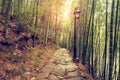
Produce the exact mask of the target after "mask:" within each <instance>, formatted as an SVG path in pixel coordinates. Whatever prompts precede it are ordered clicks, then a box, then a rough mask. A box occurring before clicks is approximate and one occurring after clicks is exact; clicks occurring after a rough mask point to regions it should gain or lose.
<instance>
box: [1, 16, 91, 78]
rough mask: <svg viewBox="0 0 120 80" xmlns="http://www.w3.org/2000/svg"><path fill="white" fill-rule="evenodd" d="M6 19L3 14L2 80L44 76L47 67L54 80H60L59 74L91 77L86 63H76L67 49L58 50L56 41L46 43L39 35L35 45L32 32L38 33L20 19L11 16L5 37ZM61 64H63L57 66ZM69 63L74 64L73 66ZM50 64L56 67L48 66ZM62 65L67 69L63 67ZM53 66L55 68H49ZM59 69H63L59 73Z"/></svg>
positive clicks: (64, 76) (49, 75) (62, 76)
mask: <svg viewBox="0 0 120 80" xmlns="http://www.w3.org/2000/svg"><path fill="white" fill-rule="evenodd" d="M4 23H5V18H4V17H3V16H1V15H0V80H42V79H41V78H42V75H41V74H43V72H44V71H46V70H48V72H47V74H48V73H49V74H48V77H47V80H53V79H52V78H54V80H59V78H60V80H66V79H69V80H77V79H78V80H91V76H90V75H89V74H88V71H87V69H86V68H85V67H84V66H83V65H82V64H75V63H73V62H72V57H70V56H69V54H68V51H67V50H65V49H62V50H57V51H56V52H55V50H56V44H55V43H54V41H53V40H49V41H48V43H47V44H46V45H45V44H44V40H42V39H41V38H39V35H36V36H35V37H36V41H35V45H36V47H34V48H33V47H32V35H33V34H34V33H33V32H32V31H30V30H28V29H26V28H24V27H21V28H20V27H18V26H19V24H18V22H16V21H15V20H10V21H9V23H8V29H7V31H6V36H5V37H4V36H3V30H4ZM61 61H62V62H61ZM49 64H52V65H49ZM58 64H59V65H61V67H57V66H58ZM67 65H68V67H73V68H72V69H69V68H68V67H67ZM76 65H77V66H76ZM50 66H52V68H46V67H50ZM62 67H64V69H61V68H62ZM65 67H66V68H65ZM55 68H56V69H55ZM50 69H52V71H49V70H50ZM71 70H72V71H71ZM56 71H57V72H56ZM54 72H55V73H54ZM59 72H63V73H60V74H62V75H59V76H57V77H56V75H57V73H58V74H59ZM68 72H69V74H67V73H68ZM53 74H55V75H53ZM63 74H65V75H63ZM43 75H44V74H43ZM69 75H71V76H69ZM44 76H46V75H44ZM44 76H43V77H44ZM78 76H80V77H78ZM58 77H59V78H58ZM70 77H71V79H70ZM73 77H74V79H73ZM43 80H44V79H43Z"/></svg>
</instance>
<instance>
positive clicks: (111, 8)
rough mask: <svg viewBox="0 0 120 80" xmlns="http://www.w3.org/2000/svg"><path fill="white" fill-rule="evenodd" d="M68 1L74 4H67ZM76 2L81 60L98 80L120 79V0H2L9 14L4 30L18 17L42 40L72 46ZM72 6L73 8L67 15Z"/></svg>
mask: <svg viewBox="0 0 120 80" xmlns="http://www.w3.org/2000/svg"><path fill="white" fill-rule="evenodd" d="M66 1H69V2H70V1H71V4H70V5H69V4H67V6H65V3H66ZM76 6H78V7H79V9H80V18H79V19H78V20H77V24H76V25H77V32H76V33H77V35H76V36H77V56H78V58H79V60H80V62H81V63H82V64H84V65H85V66H86V67H87V68H88V70H89V72H90V74H91V75H92V76H93V78H94V80H119V79H120V14H119V13H120V0H0V11H1V13H0V14H2V15H3V16H5V17H6V22H5V29H4V32H6V30H7V27H9V26H8V22H9V20H11V19H14V18H15V19H16V18H17V21H18V22H19V24H18V26H19V27H26V28H28V29H30V30H31V31H33V32H34V35H39V37H40V43H41V44H44V45H46V44H48V43H49V40H52V41H53V42H55V43H57V44H58V45H59V46H61V47H65V48H68V49H69V50H72V49H73V30H74V16H73V11H74V8H75V7H76ZM68 7H69V9H70V11H69V13H67V12H65V16H64V11H67V10H68V9H67V8H68ZM66 14H67V15H68V16H66ZM34 46H35V38H33V47H34Z"/></svg>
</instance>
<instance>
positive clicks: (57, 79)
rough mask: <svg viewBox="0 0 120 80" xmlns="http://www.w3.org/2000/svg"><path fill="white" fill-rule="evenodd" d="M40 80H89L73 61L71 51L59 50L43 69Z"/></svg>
mask: <svg viewBox="0 0 120 80" xmlns="http://www.w3.org/2000/svg"><path fill="white" fill-rule="evenodd" d="M37 79H38V80H87V79H86V78H85V77H84V75H82V74H81V71H80V69H79V68H78V66H77V65H76V64H75V63H74V62H73V61H72V58H71V57H70V55H69V51H68V50H66V49H63V48H61V49H58V50H57V51H56V52H55V55H54V56H53V58H52V59H51V60H50V61H49V62H48V64H47V65H46V66H45V67H44V68H43V69H42V71H41V73H40V74H39V75H38V77H37Z"/></svg>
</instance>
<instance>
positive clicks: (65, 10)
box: [63, 0, 72, 20]
mask: <svg viewBox="0 0 120 80" xmlns="http://www.w3.org/2000/svg"><path fill="white" fill-rule="evenodd" d="M71 5H72V0H67V1H66V2H65V4H64V6H63V17H64V19H65V20H67V19H69V15H70V12H71Z"/></svg>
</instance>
